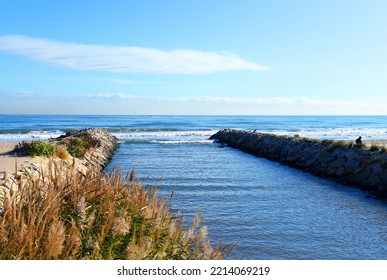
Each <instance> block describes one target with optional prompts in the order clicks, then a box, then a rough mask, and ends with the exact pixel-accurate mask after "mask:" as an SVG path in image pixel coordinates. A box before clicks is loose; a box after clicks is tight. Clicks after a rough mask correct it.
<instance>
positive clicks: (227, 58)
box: [0, 35, 267, 74]
mask: <svg viewBox="0 0 387 280" xmlns="http://www.w3.org/2000/svg"><path fill="white" fill-rule="evenodd" d="M0 51H4V52H8V53H11V54H14V55H20V56H23V57H26V58H28V59H32V60H36V61H40V62H44V63H47V64H50V65H56V66H61V67H68V68H72V69H79V70H96V71H106V72H119V73H150V74H153V73H160V74H199V73H214V72H222V71H232V70H251V71H263V70H265V69H267V67H265V66H260V65H257V64H255V63H252V62H248V61H245V60H243V59H242V58H240V57H239V56H237V55H235V54H232V53H225V52H202V51H197V50H189V49H184V50H171V51H163V50H159V49H151V48H141V47H126V46H104V45H86V44H76V43H65V42H58V41H52V40H46V39H39V38H33V37H27V36H17V35H9V36H0Z"/></svg>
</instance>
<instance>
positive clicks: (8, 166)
mask: <svg viewBox="0 0 387 280" xmlns="http://www.w3.org/2000/svg"><path fill="white" fill-rule="evenodd" d="M16 144H17V142H0V183H1V180H2V179H4V177H5V174H8V175H10V174H12V173H15V168H16V170H21V169H23V168H26V167H29V166H30V165H31V164H35V165H39V166H45V165H47V164H48V159H46V158H41V157H30V156H28V155H25V154H24V155H23V154H20V153H19V154H16V153H15V152H13V149H14V147H15V145H16Z"/></svg>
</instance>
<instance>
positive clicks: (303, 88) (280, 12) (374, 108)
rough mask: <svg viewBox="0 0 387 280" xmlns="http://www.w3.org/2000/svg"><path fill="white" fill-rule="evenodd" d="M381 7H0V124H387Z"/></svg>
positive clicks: (94, 2) (384, 9)
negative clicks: (80, 119)
mask: <svg viewBox="0 0 387 280" xmlns="http://www.w3.org/2000/svg"><path fill="white" fill-rule="evenodd" d="M386 14H387V1H381V0H364V1H361V0H314V1H309V0H304V1H302V0H270V1H269V0H233V1H232V0H184V1H182V0H141V1H135V0H109V1H105V0H82V1H79V0H57V1H52V0H34V1H31V0H0V114H130V115H136V114H145V115H156V114H162V115H176V114H188V115H386V114H387V109H386V108H387V16H386Z"/></svg>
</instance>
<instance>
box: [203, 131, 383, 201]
mask: <svg viewBox="0 0 387 280" xmlns="http://www.w3.org/2000/svg"><path fill="white" fill-rule="evenodd" d="M210 139H214V140H216V141H217V142H219V143H222V144H227V145H228V146H230V147H233V148H236V149H239V150H241V151H244V152H246V153H250V154H253V155H255V156H259V157H264V158H267V159H270V160H273V161H278V162H280V163H282V164H285V165H288V166H291V167H294V168H298V169H301V170H304V171H306V172H309V173H312V174H314V175H317V176H319V177H325V178H331V179H334V180H336V181H337V182H339V183H341V184H345V185H350V186H356V187H359V188H361V189H363V190H366V191H368V192H370V193H371V194H372V195H375V196H377V197H379V198H384V199H385V198H387V153H386V150H385V149H384V148H381V147H376V146H372V147H371V148H366V147H365V146H361V145H355V144H354V143H352V142H348V141H331V140H322V141H321V140H315V139H308V138H300V137H298V136H294V137H290V136H279V135H274V134H266V133H257V132H249V131H241V130H233V129H224V130H221V131H219V132H217V133H216V134H214V135H212V136H211V137H210Z"/></svg>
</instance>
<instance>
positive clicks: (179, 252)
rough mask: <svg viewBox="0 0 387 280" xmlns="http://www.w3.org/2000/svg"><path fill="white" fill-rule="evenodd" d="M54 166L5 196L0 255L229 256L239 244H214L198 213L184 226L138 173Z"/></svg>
mask: <svg viewBox="0 0 387 280" xmlns="http://www.w3.org/2000/svg"><path fill="white" fill-rule="evenodd" d="M50 170H51V171H52V172H48V175H45V176H43V171H41V173H42V176H41V177H39V178H37V177H29V178H27V179H26V180H24V181H23V180H20V181H19V183H18V186H17V191H12V188H11V190H10V193H9V196H5V197H4V198H3V200H4V201H3V209H2V210H1V213H0V259H18V260H31V259H34V260H38V259H43V260H51V259H91V260H93V259H94V260H96V259H148V260H149V259H189V260H192V259H224V258H225V257H226V256H227V255H228V254H229V253H230V252H231V250H232V249H233V248H234V246H232V245H228V246H223V245H217V246H216V247H215V248H213V247H212V246H211V244H210V240H209V239H208V237H207V228H206V227H201V226H200V220H201V218H200V215H198V216H196V217H195V219H194V221H193V224H192V226H191V227H190V228H189V229H188V230H184V229H183V223H182V217H181V216H179V215H178V216H176V215H173V213H174V212H173V211H172V209H171V208H170V206H168V205H170V204H169V203H168V202H167V201H166V200H165V198H159V196H158V194H157V189H156V188H151V189H149V190H147V188H146V187H144V186H143V185H142V183H141V182H139V181H135V176H134V171H133V172H132V173H131V174H129V175H127V176H125V177H123V176H122V173H121V172H119V171H113V172H111V173H110V174H104V173H92V172H89V173H87V175H86V176H85V175H82V174H80V173H77V172H76V171H75V170H74V169H73V167H72V166H71V165H69V166H66V167H63V166H59V167H58V166H57V165H55V164H51V165H50ZM44 174H47V173H44Z"/></svg>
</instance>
